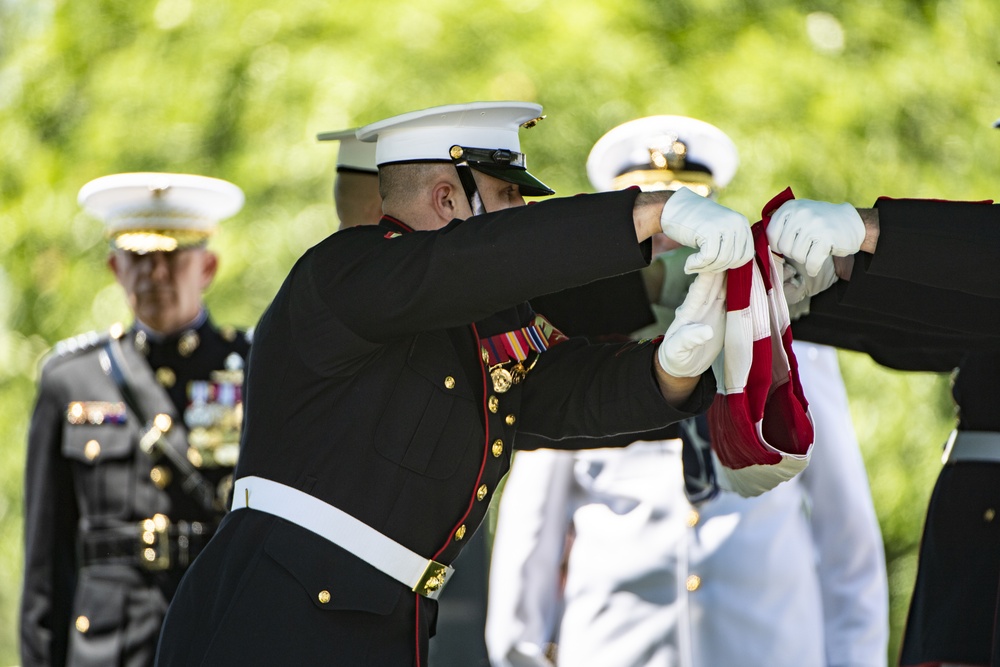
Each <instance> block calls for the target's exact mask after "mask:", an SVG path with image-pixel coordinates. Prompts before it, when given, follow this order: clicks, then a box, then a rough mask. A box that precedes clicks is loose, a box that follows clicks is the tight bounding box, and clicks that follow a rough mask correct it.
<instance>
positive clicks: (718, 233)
mask: <svg viewBox="0 0 1000 667" xmlns="http://www.w3.org/2000/svg"><path fill="white" fill-rule="evenodd" d="M660 228H661V229H662V230H663V233H664V234H666V235H667V236H669V237H670V238H672V239H673V240H674V241H677V242H678V243H680V244H681V245H686V246H688V247H691V248H697V249H698V252H697V253H695V254H693V255H691V256H690V257H689V258H688V260H687V263H686V264H685V265H684V272H685V273H701V272H716V271H725V270H726V269H735V268H736V267H738V266H743V265H744V264H746V263H747V262H749V261H750V259H751V258H752V257H753V256H754V248H753V233H751V231H750V223H749V222H748V221H747V219H746V217H745V216H743V215H742V214H740V213H737V212H736V211H733V210H731V209H728V208H726V207H725V206H723V205H721V204H717V203H715V202H714V201H712V200H711V199H706V198H705V197H702V196H701V195H697V194H695V193H694V192H692V191H691V190H688V189H687V188H681V189H679V190H677V191H676V192H674V193H673V194H672V195H671V196H670V199H669V200H667V203H666V204H664V205H663V212H662V213H660Z"/></svg>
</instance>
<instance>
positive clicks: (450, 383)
mask: <svg viewBox="0 0 1000 667" xmlns="http://www.w3.org/2000/svg"><path fill="white" fill-rule="evenodd" d="M444 386H445V387H447V388H448V389H454V388H455V378H453V377H452V376H450V375H449V376H448V377H446V378H445V379H444Z"/></svg>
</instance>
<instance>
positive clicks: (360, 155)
mask: <svg viewBox="0 0 1000 667" xmlns="http://www.w3.org/2000/svg"><path fill="white" fill-rule="evenodd" d="M316 138H317V139H318V140H319V141H337V142H339V145H340V150H338V151H337V175H336V177H335V178H334V182H333V203H334V205H335V206H336V208H337V217H338V218H339V219H340V228H341V229H343V228H345V227H356V226H358V225H374V224H377V223H378V220H379V218H380V217H381V216H382V199H381V197H380V196H379V179H378V166H377V165H376V164H375V144H372V143H368V142H363V141H359V140H358V138H357V128H350V129H346V130H335V131H333V132H321V133H320V134H317V135H316Z"/></svg>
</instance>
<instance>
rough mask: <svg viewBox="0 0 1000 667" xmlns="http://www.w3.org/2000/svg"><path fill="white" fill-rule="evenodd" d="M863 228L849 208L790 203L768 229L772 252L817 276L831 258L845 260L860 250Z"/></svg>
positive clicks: (814, 203) (810, 201)
mask: <svg viewBox="0 0 1000 667" xmlns="http://www.w3.org/2000/svg"><path fill="white" fill-rule="evenodd" d="M864 240H865V225H864V223H863V222H862V221H861V216H860V215H859V214H858V212H857V210H856V209H855V208H854V207H853V206H851V205H850V204H830V203H827V202H823V201H812V200H809V199H793V200H791V201H787V202H785V203H784V204H782V205H781V206H780V207H779V208H778V210H777V211H776V212H775V214H774V215H773V216H771V222H770V223H769V224H768V226H767V242H768V243H769V244H770V245H771V249H772V250H774V251H775V252H778V253H781V254H782V255H784V256H785V257H786V258H789V259H792V260H795V261H796V262H798V263H799V264H803V265H805V269H806V273H807V274H808V275H810V276H816V275H818V274H819V273H820V270H821V269H822V268H823V265H824V263H825V262H826V260H827V259H828V258H830V257H831V256H836V257H846V256H847V255H853V254H854V253H856V252H857V251H858V250H860V249H861V242H862V241H864Z"/></svg>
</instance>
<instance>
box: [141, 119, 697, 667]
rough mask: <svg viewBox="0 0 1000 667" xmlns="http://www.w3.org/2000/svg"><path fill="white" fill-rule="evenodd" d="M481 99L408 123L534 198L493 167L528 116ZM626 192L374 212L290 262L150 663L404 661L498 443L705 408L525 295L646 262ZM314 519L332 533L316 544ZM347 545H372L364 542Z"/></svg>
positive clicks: (477, 500) (429, 624)
mask: <svg viewBox="0 0 1000 667" xmlns="http://www.w3.org/2000/svg"><path fill="white" fill-rule="evenodd" d="M494 104H495V105H496V106H491V105H488V104H487V105H482V106H481V105H469V108H468V109H465V107H463V108H462V109H465V110H467V111H469V113H468V114H465V115H463V114H462V109H458V110H456V108H448V107H446V108H444V111H443V113H441V114H440V115H438V114H437V113H428V114H427V115H426V116H421V115H419V113H418V112H415V114H417V118H416V119H415V120H416V122H417V123H419V122H421V120H423V121H426V122H428V124H429V125H430V124H433V123H435V122H436V123H437V124H438V127H436V128H433V127H432V128H430V129H429V133H431V134H433V131H434V129H437V130H438V131H441V132H440V133H441V134H443V135H444V136H445V137H446V139H444V140H454V142H455V143H456V144H457V143H461V142H463V141H464V142H466V144H465V145H468V146H472V147H475V146H480V147H481V146H484V145H486V146H490V145H491V144H493V143H494V140H495V143H496V144H497V149H499V150H497V149H491V150H489V151H486V153H488V154H489V155H493V154H494V153H495V154H497V155H498V156H499V157H500V158H501V160H502V161H503V163H500V162H495V161H494V162H490V164H491V165H492V166H493V167H495V169H496V172H495V175H497V177H499V178H501V179H503V180H510V179H513V178H520V179H528V178H530V181H527V180H522V181H519V182H520V183H521V184H522V191H523V192H526V193H528V194H531V192H532V191H535V192H537V193H539V194H541V193H542V192H544V190H542V189H541V188H544V186H541V184H540V183H538V182H537V181H535V180H534V178H533V177H530V174H528V173H527V171H526V170H525V169H524V168H523V166H520V167H515V168H512V167H513V165H512V164H511V165H508V164H507V163H508V162H515V161H518V160H522V159H523V156H521V155H520V153H518V152H517V151H518V150H519V145H518V144H517V143H516V141H517V140H516V137H517V126H518V124H519V123H521V122H524V121H526V120H529V119H531V118H533V117H534V116H537V115H538V114H537V110H538V108H537V107H534V105H514V104H510V103H494ZM523 106H528V107H534V108H532V109H530V111H529V112H527V114H526V111H525V109H524V108H523ZM473 107H475V108H473ZM435 111H439V110H435ZM494 111H496V113H503V114H507V116H506V118H507V120H508V123H507V125H509V126H510V127H504V128H503V129H504V130H505V131H506V134H505V133H503V132H492V131H491V128H490V127H477V128H471V129H470V128H468V127H465V128H462V127H459V125H461V124H462V123H463V122H464V120H463V119H465V120H467V121H468V122H469V123H470V124H471V123H475V122H476V119H480V118H482V119H485V121H486V122H492V121H491V117H492V114H493V113H494ZM453 112H454V113H453ZM408 116H410V117H411V118H412V117H413V116H412V115H408ZM386 122H387V121H383V123H386ZM451 123H454V126H452V125H451ZM378 125H380V124H376V126H378ZM373 127H374V126H370V128H369V129H371V128H373ZM383 127H384V126H383ZM411 127H412V126H411ZM442 128H444V129H443V130H442ZM463 129H464V131H465V133H464V135H463ZM364 132H365V130H364V129H363V130H362V131H361V133H359V136H360V137H361V138H362V139H363V138H364V136H362V134H363V133H364ZM485 135H489V136H488V137H487V138H486V139H485V140H484V139H483V136H485ZM498 135H499V138H498ZM507 135H512V138H511V137H509V136H507ZM463 137H464V138H463ZM383 138H384V137H383V135H381V134H380V135H379V139H378V141H379V149H378V150H379V151H381V150H382V147H383ZM487 141H489V142H490V143H486V142H487ZM501 141H502V142H503V143H501ZM418 143H419V142H418ZM449 145H451V144H449ZM444 150H445V151H446V154H445V160H447V151H448V148H447V147H445V148H444ZM380 155H381V153H380ZM452 157H453V158H454V157H455V151H453V152H452ZM460 158H461V155H459V156H458V158H456V159H460ZM414 159H421V158H420V157H419V156H418V157H416V158H414ZM428 159H436V158H433V157H431V156H428V155H425V156H423V157H422V161H427V160H428ZM485 159H490V158H485ZM390 161H391V160H390ZM384 162H385V160H383V159H382V158H381V157H380V163H384ZM522 165H523V163H522ZM508 171H509V172H510V173H508ZM530 183H535V184H536V185H537V186H541V187H534V189H533V190H532V189H531V186H530ZM636 195H637V193H636V192H625V193H613V194H608V195H592V196H583V197H574V198H571V199H563V200H551V201H547V202H542V203H538V204H535V205H532V206H527V207H519V208H514V209H507V210H503V211H498V212H495V213H488V214H485V215H478V216H475V217H473V218H470V219H469V220H466V221H460V220H455V221H453V222H452V223H451V224H449V225H447V226H446V227H444V228H442V229H439V230H435V231H412V230H411V229H410V228H409V227H408V226H407V225H406V224H405V221H400V220H395V219H392V218H388V217H385V218H383V219H382V221H381V222H380V224H379V225H378V226H377V227H376V226H362V227H355V228H351V229H347V230H343V231H341V232H338V233H336V234H334V235H332V236H330V237H329V238H327V239H326V240H324V241H322V242H321V243H319V244H318V245H317V246H315V247H313V248H312V249H310V250H309V251H307V252H306V254H305V255H304V256H303V257H302V258H301V259H300V260H299V261H298V262H297V263H296V265H295V267H294V268H293V269H292V271H291V273H290V274H289V276H288V278H287V279H286V281H285V283H284V285H283V286H282V287H281V289H280V290H279V292H278V294H277V296H276V297H275V299H274V301H273V302H272V304H271V306H270V307H269V308H268V309H267V311H266V312H265V314H264V315H263V317H262V318H261V320H260V323H259V325H258V327H257V328H256V332H255V340H254V348H253V350H252V352H251V358H250V361H249V364H248V367H247V372H248V374H247V395H246V400H247V412H246V421H245V431H244V434H243V442H242V449H241V454H240V463H239V466H238V468H237V473H236V478H237V479H236V487H235V501H234V509H233V511H232V512H231V513H230V514H229V515H228V516H227V517H226V519H225V520H224V521H223V524H222V526H221V528H220V530H219V531H218V532H217V533H216V535H215V537H214V538H213V539H212V541H211V543H210V544H209V546H208V547H207V548H206V550H205V551H204V552H203V553H202V555H201V557H200V558H199V560H198V562H197V563H195V565H194V567H193V568H192V569H190V570H189V571H188V573H187V575H186V576H185V578H184V581H183V582H182V584H181V588H180V590H179V591H178V594H177V596H176V597H175V598H174V601H173V603H172V604H171V608H170V610H169V612H168V614H167V618H166V621H165V623H164V628H163V634H162V637H161V641H160V647H159V651H158V655H157V664H158V665H161V666H163V667H166V666H168V665H170V666H173V665H178V666H179V665H198V664H201V665H237V664H335V665H352V666H361V665H373V666H374V665H393V666H402V665H426V664H427V651H428V638H429V636H430V635H431V634H433V632H434V625H435V617H436V612H437V602H436V599H434V598H436V597H437V594H438V593H439V592H440V588H441V587H442V586H443V585H444V584H445V583H446V582H447V577H448V569H447V566H448V565H449V564H450V563H452V561H454V559H455V557H456V556H457V555H458V554H459V553H460V551H461V550H462V547H463V546H464V545H465V544H466V543H467V541H468V539H469V538H470V537H471V535H472V533H473V532H474V531H475V530H476V529H477V527H478V526H479V524H480V522H481V521H482V520H483V518H484V515H485V513H486V509H487V508H488V506H489V504H490V499H491V498H492V497H493V494H494V493H495V490H496V487H497V485H498V483H499V482H500V480H501V478H502V477H503V475H504V474H505V473H506V472H507V470H508V468H509V465H510V455H511V450H512V447H522V448H534V447H539V446H550V447H551V446H555V447H558V446H560V445H559V441H560V439H561V438H564V437H570V436H585V435H589V436H595V437H598V438H599V437H600V436H604V435H608V434H614V433H621V432H625V431H646V430H652V429H654V428H658V427H661V426H665V425H666V424H668V423H671V422H674V421H678V420H680V419H683V418H685V417H687V416H690V415H691V414H692V413H694V412H697V411H701V410H704V409H705V408H707V406H708V404H709V402H710V401H711V399H712V397H713V395H714V391H715V386H714V381H713V379H712V378H711V374H706V375H705V376H703V378H702V380H701V382H700V383H699V384H698V386H697V387H696V388H695V391H694V393H693V394H692V396H691V397H690V399H689V400H688V401H687V403H686V404H685V405H683V406H681V407H680V408H679V409H676V408H672V407H670V406H669V405H668V404H667V403H666V402H665V401H664V400H663V397H662V394H661V393H660V390H659V387H658V385H657V382H656V380H655V378H654V376H653V370H652V368H653V367H652V364H653V362H654V356H655V354H656V349H657V347H656V345H655V344H650V343H648V342H647V343H629V344H625V345H590V344H588V343H587V342H586V341H584V340H582V339H568V340H564V339H563V338H564V337H562V335H561V334H560V333H559V332H558V331H556V330H554V329H553V328H552V327H551V325H549V324H548V323H547V322H546V321H545V320H544V319H543V318H540V317H538V316H537V315H536V314H535V313H534V312H533V311H532V310H531V308H530V306H529V305H528V304H527V302H526V301H527V299H529V298H530V297H532V296H534V295H536V294H541V293H547V292H553V291H556V290H559V289H563V288H565V287H569V286H571V285H573V284H580V283H583V282H587V281H589V280H594V279H597V278H600V277H603V276H608V275H614V274H616V273H622V272H625V271H629V270H634V269H637V268H640V267H641V266H644V265H646V264H647V263H648V261H649V244H648V243H643V244H638V243H636V240H635V231H634V223H633V217H632V211H633V204H634V200H635V197H636ZM556 247H558V248H559V251H558V252H553V250H552V249H553V248H556ZM595 442H596V441H595ZM304 507H308V510H303V509H302V508H304ZM317 514H321V515H322V516H323V518H324V520H323V521H319V522H313V521H312V519H313V518H314V516H316V515H317ZM326 519H329V520H330V521H335V522H337V524H338V526H343V529H340V530H338V531H335V532H333V533H332V534H331V533H330V532H329V531H326V530H325V526H324V524H325V523H326ZM356 524H360V527H358V526H357V525H356ZM307 526H308V527H307ZM358 535H360V536H361V537H360V538H358V539H355V538H357V537H358ZM366 541H370V542H372V543H377V544H385V543H386V542H387V543H389V546H388V547H387V548H385V549H383V548H381V547H380V548H376V549H373V550H368V551H367V552H366V551H365V547H364V545H360V546H359V545H358V542H366ZM348 543H350V544H351V546H350V549H349V548H347V547H345V546H343V545H344V544H348ZM387 552H392V553H393V554H394V555H395V554H397V553H401V554H402V555H403V556H406V555H407V554H410V553H412V554H415V555H417V558H418V561H421V560H424V561H426V562H427V563H428V565H427V569H425V570H424V575H423V576H421V577H420V578H419V579H417V580H412V579H407V583H405V584H404V583H401V582H402V581H403V580H404V579H406V577H405V576H403V575H400V574H398V573H397V569H398V568H394V567H393V566H391V565H376V561H382V560H384V559H383V557H384V556H385V554H386V553H387ZM359 553H365V555H363V556H362V555H355V554H359ZM390 572H392V573H391V574H390ZM417 574H420V573H419V571H418V572H417Z"/></svg>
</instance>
